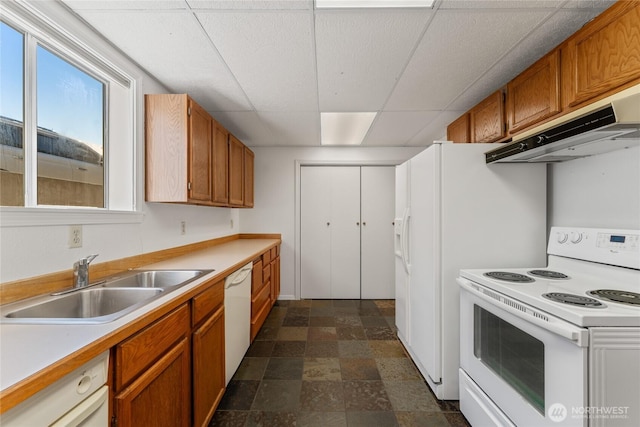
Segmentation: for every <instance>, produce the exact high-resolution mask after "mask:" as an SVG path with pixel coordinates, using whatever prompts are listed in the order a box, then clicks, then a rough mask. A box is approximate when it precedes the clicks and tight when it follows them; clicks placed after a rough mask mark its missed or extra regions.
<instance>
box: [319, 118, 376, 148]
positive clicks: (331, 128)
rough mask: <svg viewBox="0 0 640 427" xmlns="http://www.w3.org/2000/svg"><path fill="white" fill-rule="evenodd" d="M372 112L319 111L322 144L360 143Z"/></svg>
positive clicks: (369, 122)
mask: <svg viewBox="0 0 640 427" xmlns="http://www.w3.org/2000/svg"><path fill="white" fill-rule="evenodd" d="M376 114H377V113H375V112H373V113H320V126H321V134H322V137H321V143H322V145H360V144H362V140H363V139H364V137H365V136H366V135H367V132H368V131H369V128H370V127H371V123H373V119H375V117H376Z"/></svg>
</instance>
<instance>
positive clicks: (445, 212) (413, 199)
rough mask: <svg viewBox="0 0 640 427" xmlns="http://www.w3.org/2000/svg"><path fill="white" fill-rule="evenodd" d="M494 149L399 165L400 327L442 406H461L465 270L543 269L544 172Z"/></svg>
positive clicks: (441, 153) (453, 149)
mask: <svg viewBox="0 0 640 427" xmlns="http://www.w3.org/2000/svg"><path fill="white" fill-rule="evenodd" d="M493 148H495V144H454V143H450V142H441V141H436V142H434V143H433V145H431V146H429V147H428V148H427V149H425V150H424V151H422V152H421V153H419V154H417V155H416V156H415V157H413V158H412V159H410V160H408V161H407V162H405V163H403V164H401V165H399V166H397V168H396V215H395V217H396V218H395V221H394V225H395V227H394V230H395V238H394V241H395V245H394V246H395V247H394V249H395V254H396V263H395V268H396V326H397V330H398V337H399V338H400V340H401V342H402V343H403V344H404V346H405V347H406V348H407V350H408V352H409V354H410V355H411V357H412V359H413V361H414V362H415V364H416V366H417V367H418V369H419V370H420V372H421V374H422V376H423V377H424V378H425V379H426V380H427V382H428V383H429V386H430V387H431V389H432V390H433V392H434V393H435V395H436V397H438V399H444V400H458V399H459V393H458V390H459V387H458V367H459V336H460V334H459V324H460V322H459V311H460V310H459V289H458V285H457V283H456V280H455V279H456V277H457V276H458V271H459V270H460V269H462V268H486V267H488V266H493V267H504V268H507V267H519V266H523V265H545V264H546V255H545V253H546V250H545V248H546V235H547V230H546V217H547V206H546V199H547V196H546V195H547V185H546V182H547V179H546V176H547V175H546V173H547V172H546V165H544V164H492V165H487V164H486V163H485V157H484V153H485V152H487V151H489V150H490V149H493Z"/></svg>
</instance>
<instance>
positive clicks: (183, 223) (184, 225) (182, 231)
mask: <svg viewBox="0 0 640 427" xmlns="http://www.w3.org/2000/svg"><path fill="white" fill-rule="evenodd" d="M180 234H182V235H184V234H187V221H180Z"/></svg>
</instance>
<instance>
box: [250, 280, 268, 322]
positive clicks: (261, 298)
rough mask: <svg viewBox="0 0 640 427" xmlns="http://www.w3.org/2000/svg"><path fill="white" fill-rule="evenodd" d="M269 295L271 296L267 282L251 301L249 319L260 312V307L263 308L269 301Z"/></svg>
mask: <svg viewBox="0 0 640 427" xmlns="http://www.w3.org/2000/svg"><path fill="white" fill-rule="evenodd" d="M270 294H271V282H268V283H267V284H266V285H265V286H264V287H263V288H262V289H261V290H260V292H259V293H258V295H257V296H255V297H254V298H253V299H252V300H251V318H252V319H253V318H254V317H255V316H256V315H257V314H258V313H259V312H260V310H261V309H262V306H264V304H265V303H266V302H269V301H271V300H270Z"/></svg>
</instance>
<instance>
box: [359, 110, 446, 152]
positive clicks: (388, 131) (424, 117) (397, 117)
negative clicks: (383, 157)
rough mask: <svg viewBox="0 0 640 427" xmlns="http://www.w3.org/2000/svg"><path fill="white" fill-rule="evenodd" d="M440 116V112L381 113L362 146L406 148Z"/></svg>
mask: <svg viewBox="0 0 640 427" xmlns="http://www.w3.org/2000/svg"><path fill="white" fill-rule="evenodd" d="M439 114H440V111H407V112H397V111H392V112H382V113H379V114H378V116H377V117H376V120H375V122H374V123H373V125H372V126H371V129H370V130H369V133H368V134H367V137H366V138H365V140H364V142H363V143H362V145H363V146H386V147H394V146H395V147H401V146H404V145H405V144H406V143H407V142H408V141H409V140H410V139H411V138H412V137H414V136H415V135H416V134H418V133H419V132H420V131H421V130H422V129H423V128H424V127H425V126H427V125H428V124H429V123H430V122H431V121H433V120H434V119H435V118H436V117H438V115H439Z"/></svg>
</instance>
